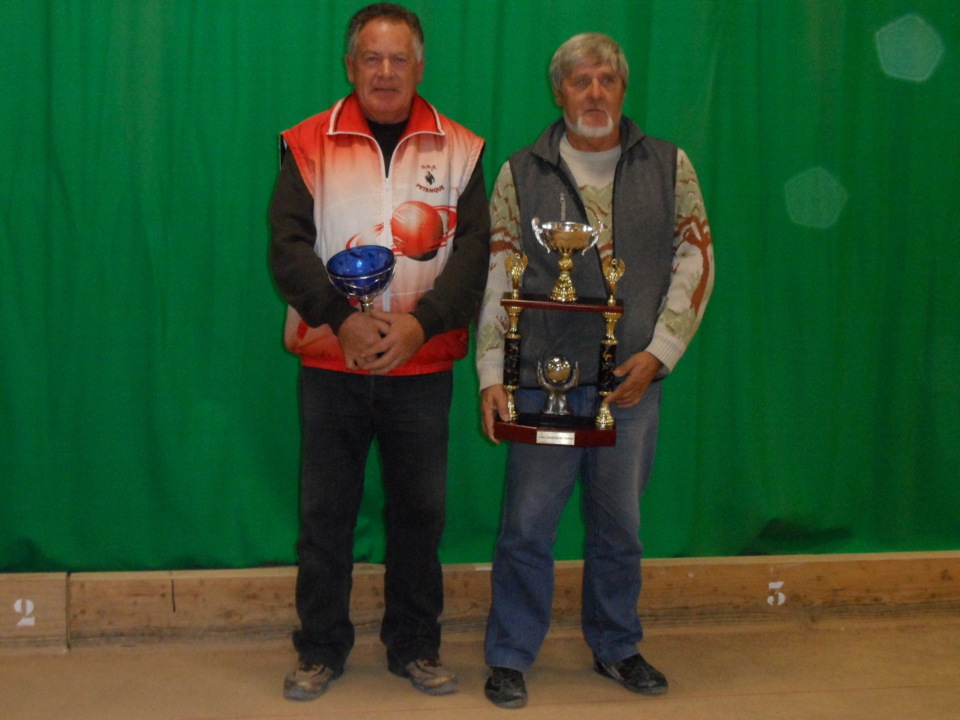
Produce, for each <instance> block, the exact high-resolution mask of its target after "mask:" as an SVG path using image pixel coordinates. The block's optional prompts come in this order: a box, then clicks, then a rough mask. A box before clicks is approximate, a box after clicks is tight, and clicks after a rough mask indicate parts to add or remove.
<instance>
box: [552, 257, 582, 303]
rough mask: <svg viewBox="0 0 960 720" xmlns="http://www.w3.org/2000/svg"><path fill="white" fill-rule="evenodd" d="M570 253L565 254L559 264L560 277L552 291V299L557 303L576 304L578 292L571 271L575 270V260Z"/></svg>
mask: <svg viewBox="0 0 960 720" xmlns="http://www.w3.org/2000/svg"><path fill="white" fill-rule="evenodd" d="M570 256H571V253H570V252H563V253H562V254H561V255H560V260H559V261H558V262H557V265H558V267H559V268H560V276H559V277H558V278H557V281H556V282H555V283H554V285H553V289H552V290H551V291H550V299H551V300H555V301H557V302H576V301H577V291H576V288H574V286H573V280H572V279H571V277H570V270H571V268H573V259H572V258H571V257H570Z"/></svg>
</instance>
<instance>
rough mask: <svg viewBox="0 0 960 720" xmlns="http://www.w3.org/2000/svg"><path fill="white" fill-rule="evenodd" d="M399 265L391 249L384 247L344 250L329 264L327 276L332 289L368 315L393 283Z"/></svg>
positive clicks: (360, 247) (373, 246)
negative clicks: (391, 282)
mask: <svg viewBox="0 0 960 720" xmlns="http://www.w3.org/2000/svg"><path fill="white" fill-rule="evenodd" d="M396 264H397V261H396V258H395V257H394V256H393V251H392V250H391V249H390V248H386V247H383V246H382V245H358V246H357V247H352V248H348V249H346V250H341V251H340V252H338V253H337V254H336V255H334V256H333V257H332V258H330V259H329V260H328V261H327V275H329V277H330V282H332V283H333V286H334V287H335V288H336V289H337V290H338V291H339V292H340V293H341V294H342V295H345V296H346V297H348V298H350V299H351V300H353V299H355V300H358V301H359V302H360V308H361V309H362V310H363V312H369V311H370V308H371V306H372V305H373V300H374V298H376V297H377V296H378V295H380V293H382V292H383V291H384V290H386V289H387V286H388V285H389V284H390V281H391V280H393V271H394V268H395V267H396Z"/></svg>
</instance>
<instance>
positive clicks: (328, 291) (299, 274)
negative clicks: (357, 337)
mask: <svg viewBox="0 0 960 720" xmlns="http://www.w3.org/2000/svg"><path fill="white" fill-rule="evenodd" d="M316 238H317V229H316V226H315V224H314V221H313V196H312V195H311V194H310V191H309V190H308V189H307V186H306V184H305V183H304V182H303V178H302V177H301V175H300V171H299V169H298V168H297V163H296V160H295V159H294V157H293V154H292V153H286V154H285V156H284V158H283V161H282V163H281V164H280V173H279V174H278V175H277V182H276V185H275V186H274V190H273V197H272V198H271V200H270V250H269V263H270V270H271V272H272V273H273V279H274V281H275V282H276V284H277V289H278V290H279V291H280V294H281V295H282V296H283V299H284V300H286V301H287V303H289V304H290V305H291V306H292V307H293V308H294V309H295V310H296V311H297V312H298V313H300V317H302V318H303V319H304V321H305V322H306V323H307V324H308V325H309V326H311V327H319V326H320V325H323V324H325V323H329V324H330V327H331V328H333V331H334V332H337V330H339V329H340V325H341V324H342V323H343V321H344V320H346V319H347V317H348V316H349V315H350V314H351V313H353V312H356V311H355V310H354V308H353V307H352V306H351V305H350V302H349V301H348V300H347V299H346V298H345V297H344V296H343V295H341V294H340V293H338V292H337V290H336V289H335V288H334V287H333V285H332V284H331V282H330V279H329V278H328V277H327V269H326V267H325V266H324V264H323V260H321V259H320V258H319V257H318V256H317V254H316V253H315V252H314V250H313V248H314V244H315V242H316Z"/></svg>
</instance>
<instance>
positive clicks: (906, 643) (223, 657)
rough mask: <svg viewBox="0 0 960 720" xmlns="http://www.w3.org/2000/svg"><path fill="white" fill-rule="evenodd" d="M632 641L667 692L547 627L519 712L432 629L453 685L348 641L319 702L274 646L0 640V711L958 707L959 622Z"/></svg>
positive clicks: (263, 719)
mask: <svg viewBox="0 0 960 720" xmlns="http://www.w3.org/2000/svg"><path fill="white" fill-rule="evenodd" d="M641 650H642V651H643V653H644V655H645V656H646V657H647V658H648V659H649V660H650V661H651V662H652V663H653V664H654V665H656V666H658V667H659V668H660V669H661V670H663V671H664V673H665V674H666V675H667V677H668V678H669V680H670V683H671V688H670V692H669V693H668V694H667V695H665V696H662V697H657V698H650V697H643V696H638V695H633V694H631V693H629V692H627V691H626V690H624V689H622V688H621V687H620V686H618V685H617V684H615V683H614V682H612V681H610V680H607V679H604V678H601V677H600V676H598V675H596V674H594V673H593V671H592V669H591V663H590V655H589V652H588V651H587V649H586V647H585V645H584V644H583V642H582V640H581V639H580V637H579V634H578V633H577V632H576V631H574V630H559V631H554V632H552V633H551V635H550V637H549V638H548V640H547V643H546V645H545V646H544V649H543V651H542V653H541V656H540V658H539V660H538V662H537V664H536V666H535V667H534V669H533V670H532V671H531V673H530V674H529V675H528V677H527V686H528V689H529V692H530V702H529V705H528V706H527V708H526V709H524V710H513V711H511V710H502V709H499V708H496V707H494V706H493V705H491V704H490V703H489V702H488V701H487V700H486V699H485V698H484V696H483V682H484V679H485V677H486V669H485V667H484V665H483V662H482V638H481V637H480V636H479V635H478V634H461V635H448V636H447V638H446V639H445V642H444V653H443V657H444V661H445V662H446V663H448V664H449V665H451V666H453V667H454V668H455V669H456V670H457V671H458V673H459V674H460V680H461V689H460V692H459V693H457V694H456V695H450V696H446V697H440V698H434V697H428V696H426V695H422V694H420V693H418V692H416V691H415V690H413V689H412V688H411V687H410V685H409V683H408V681H406V680H401V679H399V678H396V677H394V676H393V675H390V674H389V673H388V672H387V671H386V662H385V660H384V656H383V650H382V647H381V646H380V644H379V642H378V641H376V640H373V639H364V640H362V641H361V642H360V643H359V644H358V645H357V647H356V648H355V649H354V651H353V654H352V655H351V656H350V661H349V664H348V666H347V672H346V673H344V675H343V677H342V678H340V679H339V680H337V681H336V682H335V683H333V684H332V685H331V687H330V690H329V691H328V692H327V693H326V695H324V696H323V697H322V698H320V699H318V700H316V701H314V702H310V703H293V702H290V701H287V700H284V699H283V697H282V695H281V685H282V681H283V676H284V674H285V673H286V671H287V670H289V669H290V667H292V665H293V663H294V661H295V656H294V653H293V651H292V650H291V648H290V647H289V644H288V643H287V642H286V641H280V640H270V641H262V642H243V643H240V642H238V643H218V644H189V645H188V644H157V645H141V646H136V647H118V646H102V647H81V648H75V649H73V650H71V651H69V652H67V653H53V652H43V651H27V650H16V651H13V650H8V651H0V719H2V720H104V719H105V718H110V720H114V719H120V720H128V719H129V720H299V719H300V718H363V719H364V720H386V719H387V718H390V719H396V718H401V719H403V718H410V719H411V720H414V719H415V720H439V719H441V718H443V719H446V718H456V719H457V720H479V719H480V718H504V717H518V718H520V717H522V718H526V720H546V719H547V718H550V720H566V719H568V718H569V719H573V718H577V719H582V718H589V720H608V719H609V720H614V719H615V720H624V719H625V718H632V717H639V718H644V720H707V719H709V720H733V719H737V720H739V719H741V718H749V719H751V720H753V719H759V718H774V719H776V720H793V719H796V720H818V719H820V718H822V719H823V720H846V719H850V720H888V719H889V720H905V719H907V718H909V719H910V720H954V719H956V718H960V623H957V622H956V619H955V618H948V619H943V618H941V619H939V620H937V619H934V620H930V619H926V620H923V621H920V620H918V621H916V622H911V623H906V622H904V621H899V622H892V621H891V622H877V621H865V620H864V621H861V620H853V621H850V622H848V623H847V622H845V623H842V624H833V625H831V626H830V627H816V626H815V627H800V626H796V625H791V626H786V627H783V626H760V627H746V628H738V627H731V626H723V627H706V628H704V627H697V628H654V629H651V630H650V631H649V632H648V637H647V638H646V639H645V640H644V642H643V644H642V647H641Z"/></svg>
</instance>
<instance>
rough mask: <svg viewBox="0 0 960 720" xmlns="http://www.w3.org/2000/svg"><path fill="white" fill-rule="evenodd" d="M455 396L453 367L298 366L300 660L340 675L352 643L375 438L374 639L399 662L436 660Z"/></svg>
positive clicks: (297, 634)
mask: <svg viewBox="0 0 960 720" xmlns="http://www.w3.org/2000/svg"><path fill="white" fill-rule="evenodd" d="M452 393H453V373H452V371H447V372H440V373H431V374H428V375H413V376H402V377H400V376H398V377H383V376H371V375H354V374H352V373H342V372H333V371H329V370H318V369H315V368H309V367H303V368H302V369H301V372H300V414H301V429H302V434H303V438H302V460H301V480H300V534H299V539H298V541H297V556H298V564H299V571H298V574H297V590H296V601H297V612H298V614H299V616H300V628H299V629H298V630H296V631H295V632H294V636H293V642H294V647H295V648H296V649H297V651H298V653H299V654H300V658H301V659H302V660H304V661H307V662H313V663H318V664H324V665H327V666H328V667H331V668H333V669H336V670H341V669H343V667H344V664H345V663H346V659H347V655H348V654H349V653H350V650H351V649H352V648H353V644H354V637H355V636H354V627H353V624H352V622H351V621H350V591H351V588H352V584H353V579H352V571H353V533H354V529H355V527H356V524H357V515H358V513H359V511H360V503H361V500H362V498H363V483H364V472H365V468H366V464H367V455H368V454H369V451H370V447H371V444H372V442H373V440H374V439H376V440H377V446H378V448H379V452H380V464H381V467H382V470H383V475H382V479H383V486H384V497H385V509H384V524H385V533H386V558H385V560H384V564H385V566H386V573H385V575H384V603H385V611H384V616H383V621H382V623H381V630H380V638H381V640H382V641H383V643H384V644H385V645H386V647H387V656H388V658H389V659H390V660H391V661H392V662H394V663H399V664H401V665H405V664H406V663H408V662H410V661H411V660H415V659H418V658H424V657H436V656H437V655H438V654H439V650H440V624H439V616H440V613H441V612H442V611H443V573H442V570H441V567H440V559H439V555H438V550H439V547H440V540H441V536H442V535H443V527H444V520H445V510H444V507H445V502H446V473H447V438H448V435H449V414H450V402H451V398H452Z"/></svg>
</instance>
